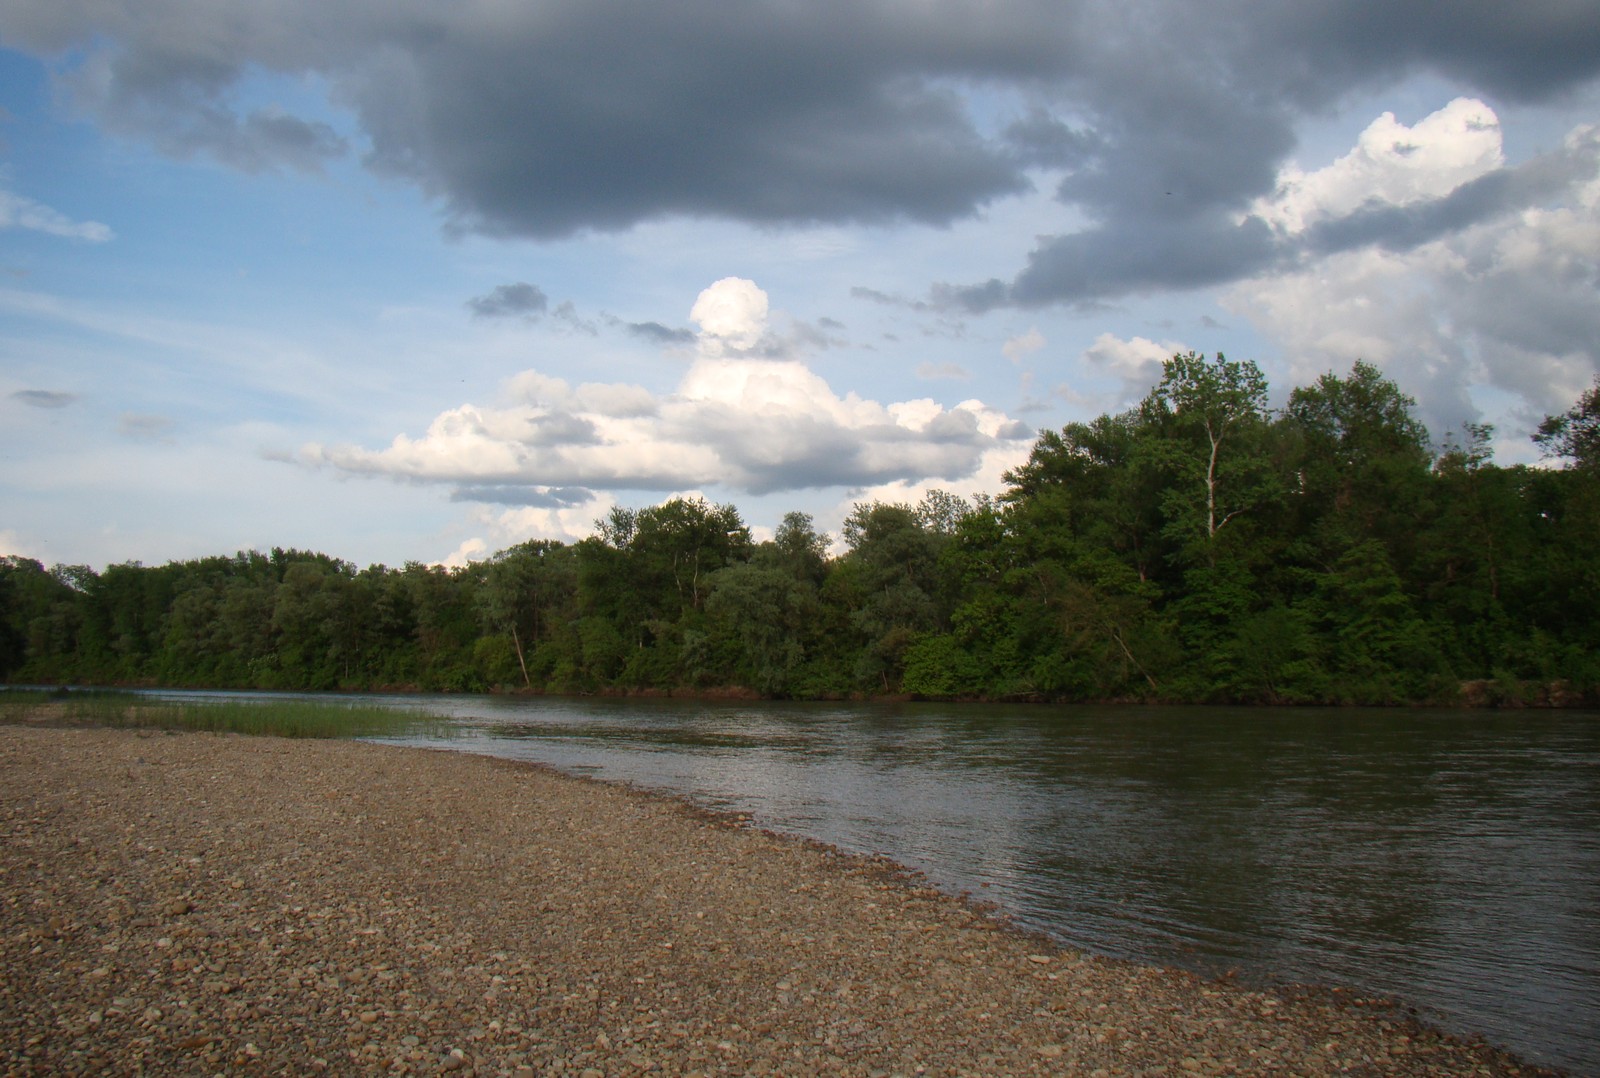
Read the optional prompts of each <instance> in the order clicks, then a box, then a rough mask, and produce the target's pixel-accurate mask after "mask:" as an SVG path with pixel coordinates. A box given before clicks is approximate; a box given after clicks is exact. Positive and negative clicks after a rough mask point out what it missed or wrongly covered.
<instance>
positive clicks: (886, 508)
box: [0, 353, 1600, 703]
mask: <svg viewBox="0 0 1600 1078" xmlns="http://www.w3.org/2000/svg"><path fill="white" fill-rule="evenodd" d="M1266 399H1267V384H1266V381H1265V379H1264V378H1263V376H1262V374H1261V372H1260V370H1259V369H1258V368H1256V366H1255V365H1254V364H1251V363H1235V362H1231V361H1229V360H1227V359H1225V358H1224V357H1222V356H1220V355H1219V356H1217V357H1216V358H1215V359H1214V360H1209V359H1206V358H1205V357H1203V356H1199V355H1195V354H1193V353H1191V354H1188V355H1179V356H1174V357H1173V358H1172V359H1171V360H1169V361H1168V362H1167V363H1166V364H1165V367H1164V373H1163V377H1162V380H1161V382H1160V383H1159V384H1158V385H1157V386H1156V387H1155V388H1154V389H1153V390H1152V391H1151V393H1150V394H1149V396H1147V397H1146V398H1145V400H1144V401H1142V402H1141V403H1140V404H1139V405H1138V406H1137V407H1135V408H1133V409H1131V410H1129V411H1127V412H1124V413H1122V414H1119V415H1105V416H1101V417H1100V418H1098V419H1096V420H1094V421H1093V422H1091V423H1074V424H1071V425H1069V426H1067V427H1065V428H1064V429H1062V430H1061V431H1058V432H1049V433H1046V434H1044V435H1043V436H1042V437H1041V438H1040V439H1039V441H1038V442H1037V444H1036V445H1035V446H1034V448H1033V452H1032V454H1031V456H1030V459H1029V460H1028V462H1027V464H1026V465H1024V466H1023V467H1021V468H1019V469H1018V470H1017V471H1015V472H1014V473H1012V474H1009V475H1008V476H1007V477H1006V478H1007V482H1008V483H1009V484H1010V485H1009V489H1008V490H1007V491H1006V492H1005V494H1003V495H1002V496H1001V497H999V498H998V499H988V498H982V497H980V498H977V499H975V500H972V501H968V500H966V499H962V498H958V497H954V496H952V495H950V494H946V493H943V492H934V493H933V494H931V495H929V496H928V497H927V498H926V499H924V500H923V501H922V502H921V503H920V504H918V505H916V506H911V505H904V504H884V503H879V502H874V503H870V504H859V505H857V506H856V507H855V509H854V511H853V512H852V513H851V514H850V516H849V518H848V519H847V520H846V522H845V524H844V529H843V535H842V537H841V538H842V540H843V547H844V552H843V553H842V554H840V555H838V556H830V553H829V552H830V549H831V548H832V545H833V544H832V541H831V539H830V538H829V537H828V536H826V535H821V534H818V533H817V531H816V530H815V529H814V528H813V526H812V521H811V519H810V518H809V517H807V516H805V515H804V514H800V513H791V514H790V515H789V516H787V517H786V518H785V519H784V521H783V524H782V526H781V527H779V528H778V529H777V532H776V535H775V537H774V538H773V539H771V540H770V541H766V542H761V543H757V542H754V541H753V540H752V538H751V535H750V531H749V529H748V528H747V527H746V525H745V524H744V522H743V521H742V520H741V518H740V515H739V512H738V511H737V510H736V509H735V508H734V507H733V506H730V505H712V504H708V503H706V502H704V501H702V500H688V499H682V498H678V499H673V500H671V501H668V502H666V503H665V504H662V505H659V506H654V507H651V508H645V509H637V510H635V509H620V508H619V509H616V510H613V511H612V512H611V514H610V515H609V516H608V517H607V518H606V519H604V520H602V521H599V522H598V525H597V527H598V533H597V534H596V535H595V536H594V537H592V538H589V539H585V540H583V541H581V542H578V543H576V544H572V545H566V544H562V543H557V542H549V541H544V540H536V541H532V542H527V543H522V544H520V545H518V546H514V547H511V548H510V549H507V550H504V551H501V552H500V553H498V554H496V555H495V556H494V557H493V558H491V559H489V560H487V561H483V562H478V563H474V564H472V565H469V566H467V567H465V568H460V569H445V568H441V567H438V566H426V565H421V564H416V563H412V564H408V565H406V566H405V567H404V568H401V569H391V568H386V567H384V566H381V565H379V566H373V567H370V568H367V569H363V570H359V571H358V570H357V569H356V567H355V566H353V565H351V564H349V563H347V562H344V561H340V560H338V559H336V558H332V557H328V556H326V555H323V554H317V553H310V552H304V551H296V550H273V551H272V552H271V553H270V554H262V553H255V552H247V553H239V554H235V555H233V556H231V557H212V558H203V559H200V560H197V561H186V562H174V563H171V564H168V565H163V566H159V567H145V566H141V565H139V564H137V563H130V564H124V565H113V566H110V567H109V568H107V569H106V570H105V571H104V572H101V573H96V572H93V571H91V570H89V569H87V568H84V567H81V566H56V567H54V568H52V569H49V570H46V569H45V568H44V567H43V566H41V565H40V564H39V563H38V562H35V561H30V560H27V559H22V558H15V557H12V558H5V559H0V614H3V616H0V676H3V677H4V678H6V679H7V680H10V681H13V682H79V683H96V684H159V685H166V686H209V687H238V688H262V689H419V690H444V691H483V690H491V689H532V690H540V691H551V692H591V691H633V690H669V691H678V690H699V691H727V690H735V691H744V692H751V693H757V694H761V695H764V696H778V697H784V696H787V697H834V696H848V695H860V694H883V693H889V694H895V693H908V694H920V695H928V696H940V697H987V698H996V699H1063V700H1106V699H1124V700H1126V699H1137V700H1151V701H1239V702H1331V703H1400V702H1422V701H1431V702H1440V703H1446V702H1454V701H1458V700H1460V699H1461V694H1462V693H1463V691H1464V689H1463V686H1464V685H1470V686H1471V687H1470V689H1468V690H1466V691H1469V692H1471V693H1474V694H1476V695H1477V696H1478V697H1480V698H1486V699H1488V700H1490V701H1491V702H1494V701H1502V702H1516V701H1520V700H1524V699H1525V698H1528V702H1532V700H1533V698H1540V697H1542V696H1543V695H1544V694H1546V693H1549V692H1552V691H1554V692H1555V693H1556V694H1557V695H1560V696H1563V697H1564V698H1566V699H1569V700H1571V699H1587V700H1589V701H1590V702H1594V700H1595V699H1596V690H1597V687H1600V616H1597V613H1596V612H1597V611H1600V558H1597V557H1596V553H1595V542H1596V537H1597V536H1600V380H1597V382H1596V385H1595V387H1594V388H1593V389H1591V390H1589V391H1588V392H1586V393H1585V394H1584V395H1583V396H1582V397H1581V398H1580V400H1579V401H1578V402H1577V403H1576V404H1575V405H1574V406H1573V408H1572V409H1571V410H1570V411H1569V412H1567V413H1565V414H1563V415H1559V416H1552V417H1549V418H1547V419H1546V421H1545V422H1544V424H1543V425H1542V426H1541V427H1540V430H1539V433H1538V435H1536V437H1535V441H1536V442H1538V443H1539V445H1540V447H1541V448H1542V449H1543V451H1544V452H1545V455H1546V456H1547V457H1549V458H1551V459H1553V460H1555V461H1559V462H1560V466H1559V467H1546V468H1530V467H1524V466H1516V467H1501V466H1498V465H1496V464H1495V463H1493V461H1492V460H1491V459H1490V455H1489V450H1488V444H1489V438H1490V435H1491V431H1490V430H1489V429H1488V428H1486V427H1470V428H1468V429H1466V430H1465V431H1463V432H1462V434H1461V436H1460V437H1459V438H1455V439H1451V440H1447V441H1446V442H1445V443H1444V445H1443V446H1442V447H1436V446H1435V445H1434V444H1433V442H1432V441H1431V439H1430V436H1429V434H1428V432H1427V431H1426V430H1425V429H1424V428H1423V426H1422V424H1421V423H1419V422H1418V420H1417V419H1416V417H1415V415H1414V402H1413V401H1412V400H1411V399H1410V398H1408V397H1407V396H1405V395H1404V394H1403V393H1402V392H1401V391H1400V390H1399V389H1398V388H1397V387H1396V386H1395V385H1394V384H1393V383H1391V382H1389V381H1388V380H1386V379H1384V378H1383V377H1382V376H1381V374H1380V373H1379V372H1378V371H1377V370H1376V369H1375V368H1373V367H1371V366H1369V365H1367V364H1357V365H1356V366H1355V368H1354V369H1353V370H1351V371H1350V373H1349V374H1348V375H1344V376H1338V375H1333V374H1329V375H1326V376H1324V377H1322V378H1321V379H1319V380H1318V381H1317V382H1316V383H1315V384H1314V385H1311V386H1306V387H1302V388H1299V389H1296V390H1295V391H1294V392H1293V394H1292V395H1291V397H1290V398H1289V403H1288V406H1287V408H1285V409H1284V410H1282V411H1281V412H1269V410H1268V409H1267V407H1266ZM1553 686H1554V687H1556V688H1555V689H1554V690H1552V687H1553Z"/></svg>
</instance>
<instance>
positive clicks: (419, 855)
mask: <svg viewBox="0 0 1600 1078" xmlns="http://www.w3.org/2000/svg"><path fill="white" fill-rule="evenodd" d="M0 827H3V829H4V833H5V836H6V840H5V842H4V843H3V844H0V858H3V860H0V873H3V875H0V880H3V888H4V890H3V900H4V904H3V907H0V968H3V969H4V970H5V971H6V977H5V978H4V982H3V986H0V1045H3V1047H0V1052H3V1053H4V1054H3V1055H0V1058H3V1059H4V1061H5V1064H6V1067H7V1072H8V1073H17V1074H45V1073H84V1074H87V1073H98V1072H103V1071H107V1070H110V1071H121V1072H131V1071H135V1070H138V1069H140V1068H144V1069H148V1070H155V1071H158V1072H160V1073H195V1074H200V1073H205V1074H212V1073H216V1072H217V1071H219V1070H226V1071H244V1072H260V1073H276V1072H280V1071H284V1070H286V1069H287V1070H289V1071H292V1072H295V1073H304V1072H306V1071H308V1070H323V1071H326V1072H328V1073H336V1074H344V1073H353V1074H359V1073H372V1074H377V1073H417V1074H431V1073H456V1074H466V1073H472V1074H477V1075H491V1074H492V1075H501V1074H504V1075H513V1076H516V1078H528V1076H534V1075H574V1076H587V1078H595V1076H596V1075H600V1076H606V1075H613V1074H642V1073H659V1074H685V1075H687V1074H696V1073H698V1074H702V1075H711V1074H762V1073H772V1074H794V1075H812V1074H846V1075H855V1074H860V1075H871V1074H874V1073H881V1074H884V1075H888V1074H895V1073H900V1074H906V1075H911V1074H914V1073H924V1074H929V1075H934V1074H941V1075H943V1074H986V1075H997V1074H1084V1075H1093V1074H1097V1073H1099V1074H1104V1075H1106V1076H1110V1075H1133V1074H1145V1075H1156V1074H1171V1075H1186V1074H1227V1073H1241V1074H1249V1073H1260V1072H1263V1071H1267V1070H1277V1071H1281V1072H1292V1073H1298V1074H1308V1075H1317V1074H1337V1073H1363V1074H1395V1075H1401V1074H1441V1075H1443V1074H1468V1073H1471V1074H1481V1073H1489V1074H1494V1075H1535V1074H1542V1075H1548V1074H1552V1073H1554V1072H1552V1071H1549V1070H1544V1069H1541V1068H1538V1067H1534V1066H1531V1065H1528V1064H1525V1063H1521V1062H1519V1061H1517V1060H1515V1059H1513V1058H1512V1057H1510V1056H1509V1055H1507V1054H1505V1053H1503V1052H1501V1051H1499V1050H1497V1049H1494V1048H1491V1047H1489V1046H1486V1045H1484V1044H1481V1043H1474V1042H1471V1041H1464V1040H1461V1039H1458V1038H1454V1037H1450V1036H1447V1035H1445V1034H1442V1033H1439V1032H1437V1031H1435V1030H1432V1029H1429V1028H1426V1027H1423V1026H1420V1025H1418V1024H1416V1023H1415V1022H1413V1021H1412V1020H1410V1019H1408V1018H1407V1017H1406V1016H1405V1015H1404V1014H1401V1013H1397V1012H1396V1011H1395V1010H1394V1009H1393V1007H1392V1005H1391V1004H1389V1003H1387V1002H1386V1001H1379V1000H1370V999H1364V998H1362V997H1360V996H1358V995H1355V994H1349V993H1340V992H1337V991H1330V990H1320V989H1314V990H1298V989H1290V988H1276V989H1270V990H1256V989H1251V988H1245V987H1240V986H1236V985H1232V984H1229V983H1226V982H1214V981H1205V980H1202V979H1201V978H1199V977H1197V976H1195V975H1193V974H1189V973H1185V972H1182V971H1177V970H1169V969H1158V968H1154V967H1144V966H1138V965H1135V964H1133V963H1129V962H1124V961H1121V960H1115V959H1106V958H1098V957H1093V956H1088V955H1084V954H1081V953H1078V952H1075V951H1072V950H1069V949H1066V948H1063V947H1060V946H1058V945H1056V944H1054V943H1052V942H1049V941H1047V940H1045V939H1043V938H1041V937H1039V936H1036V935H1033V934H1030V933H1027V932H1026V931H1024V930H1021V929H1019V928H1016V927H1014V926H1010V925H1008V924H1006V923H1005V922H1003V921H1001V920H999V919H997V918H995V917H993V916H992V915H991V913H989V912H987V911H984V910H982V909H980V908H978V907H977V906H975V905H974V904H972V903H969V902H964V901H963V900H961V899H959V898H955V897H952V896H949V895H947V894H944V893H943V892H940V891H937V890H935V889H933V888H931V887H927V886H925V885H924V884H922V883H921V882H919V881H918V879H917V878H916V876H915V874H914V873H913V872H912V870H909V869H906V868H904V867H902V866H899V865H897V864H895V863H893V862H889V861H887V860H885V859H882V858H865V857H857V856H854V855H848V854H844V853H841V852H840V851H838V850H835V849H833V848H831V847H827V846H825V845H824V844H821V843H817V842H814V841H810V840H805V839H801V838H796V837H791V836H785V835H778V834H772V833H769V832H766V831H762V830H759V829H755V828H751V827H747V826H744V823H743V821H742V820H741V818H739V817H737V816H724V815H720V814H717V813H713V812H710V811H708V810H705V809H702V808H698V807H696V806H694V805H692V804H690V803H688V802H686V801H684V800H682V799H679V798H675V797H672V796H671V795H668V794H662V793H657V792H653V791H648V790H639V789H637V788H633V787H630V786H625V785H619V784H613V783H606V782H602V781H597V780H593V779H587V778H581V777H575V776H569V775H565V774H562V773H559V772H556V771H554V770H553V769H551V768H548V767H544V766H541V765H537V764H527V763H519V762H514V761H506V760H499V759H495V758H491V757H484V756H474V755H466V754H460V753H454V752H444V751H431V752H429V751H419V750H417V749H412V748H397V747H391V746H383V745H376V744H371V743H361V742H350V741H283V740H278V739H273V738H247V737H243V736H239V735H214V734H192V733H184V734H172V733H164V732H159V731H150V730H107V729H96V728H87V729H85V728H60V727H49V726H32V725H24V726H0Z"/></svg>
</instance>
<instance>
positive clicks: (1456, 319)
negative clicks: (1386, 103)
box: [1224, 127, 1600, 437]
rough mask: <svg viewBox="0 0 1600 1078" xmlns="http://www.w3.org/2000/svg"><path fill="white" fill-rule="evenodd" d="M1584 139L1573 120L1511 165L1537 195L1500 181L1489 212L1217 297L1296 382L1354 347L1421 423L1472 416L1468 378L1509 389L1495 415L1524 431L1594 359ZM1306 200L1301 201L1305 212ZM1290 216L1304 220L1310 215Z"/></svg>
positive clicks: (1342, 365)
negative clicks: (1285, 363)
mask: <svg viewBox="0 0 1600 1078" xmlns="http://www.w3.org/2000/svg"><path fill="white" fill-rule="evenodd" d="M1597 146H1600V132H1597V131H1596V129H1594V128H1589V127H1581V128H1578V129H1576V130H1574V131H1573V132H1572V133H1571V134H1570V135H1569V136H1568V138H1567V139H1566V141H1565V143H1564V144H1563V146H1562V147H1561V148H1560V149H1559V150H1557V151H1554V152H1552V153H1551V154H1547V155H1545V156H1544V157H1543V158H1539V159H1535V160H1534V161H1531V162H1529V163H1528V164H1527V165H1525V166H1523V167H1522V168H1520V169H1517V170H1514V171H1515V173H1516V176H1517V177H1518V178H1517V179H1516V181H1515V182H1514V183H1513V184H1512V186H1516V184H1517V183H1522V184H1526V185H1527V186H1528V187H1530V188H1531V187H1537V188H1538V190H1539V192H1540V195H1539V197H1538V198H1537V199H1534V198H1529V197H1523V196H1519V195H1514V196H1513V197H1511V198H1509V199H1507V200H1506V208H1505V209H1504V210H1502V212H1499V213H1495V214H1486V215H1482V216H1480V218H1479V219H1478V220H1477V221H1476V222H1475V223H1473V224H1471V225H1469V226H1467V227H1464V228H1461V229H1457V230H1437V231H1434V232H1432V233H1424V234H1422V235H1420V236H1418V237H1417V242H1415V243H1411V244H1398V243H1388V244H1370V245H1356V246H1352V247H1349V248H1345V249H1336V250H1334V251H1333V252H1332V253H1329V254H1327V255H1324V256H1321V257H1317V258H1314V259H1310V260H1308V261H1307V262H1306V264H1305V265H1304V266H1303V268H1301V269H1298V270H1297V271H1295V272H1290V273H1279V274H1274V275H1271V276H1261V277H1255V278H1252V279H1250V280H1247V281H1243V282H1241V283H1239V284H1237V285H1235V286H1234V287H1233V288H1231V289H1230V290H1229V291H1228V292H1227V293H1226V294H1225V298H1224V302H1225V305H1226V306H1227V307H1228V308H1229V309H1230V310H1233V311H1235V312H1237V313H1239V314H1242V315H1244V316H1245V317H1247V318H1248V319H1249V320H1250V321H1251V322H1252V323H1254V324H1255V325H1256V326H1257V327H1258V328H1259V329H1261V330H1262V331H1264V332H1266V333H1268V334H1270V335H1271V336H1272V337H1274V338H1275V339H1276V340H1277V341H1279V342H1280V344H1281V346H1282V348H1283V350H1284V352H1285V354H1287V355H1288V356H1290V357H1292V359H1291V374H1292V375H1293V377H1294V379H1295V380H1296V381H1297V382H1304V381H1306V380H1308V379H1310V378H1314V377H1316V376H1317V375H1318V374H1320V373H1322V372H1323V371H1326V370H1330V369H1333V370H1344V369H1346V368H1348V367H1349V365H1350V364H1351V363H1352V362H1354V361H1355V360H1357V359H1365V360H1367V361H1369V362H1371V363H1374V364H1376V365H1378V366H1379V367H1381V368H1383V369H1384V370H1385V372H1386V373H1387V374H1389V376H1390V377H1393V378H1395V379H1396V380H1397V381H1398V382H1399V383H1400V384H1401V385H1402V386H1403V387H1404V388H1405V389H1406V390H1407V392H1409V393H1412V394H1413V395H1414V396H1416V397H1417V399H1418V400H1419V402H1420V403H1421V406H1422V418H1423V419H1424V421H1425V422H1426V423H1427V424H1428V426H1429V428H1430V429H1431V430H1432V431H1433V432H1434V434H1435V436H1440V437H1442V436H1443V435H1444V434H1445V433H1448V432H1450V431H1453V430H1455V429H1457V428H1458V427H1459V425H1460V424H1461V423H1462V422H1465V421H1467V420H1476V419H1478V418H1481V413H1480V411H1479V408H1478V406H1477V405H1476V404H1475V403H1474V398H1473V394H1472V390H1473V389H1474V388H1486V389H1492V390H1496V391H1499V392H1500V393H1502V394H1504V395H1506V396H1507V397H1509V398H1510V399H1511V401H1512V402H1513V403H1512V405H1511V406H1510V412H1509V413H1508V414H1507V415H1504V416H1500V417H1497V418H1499V419H1501V420H1503V421H1505V420H1509V421H1510V422H1511V423H1513V424H1515V425H1516V426H1517V427H1518V428H1519V429H1521V430H1524V431H1526V430H1527V429H1530V428H1531V426H1532V425H1533V424H1534V423H1536V422H1537V420H1538V419H1539V418H1540V417H1542V416H1543V415H1545V414H1548V413H1552V412H1555V411H1559V410H1560V409H1562V408H1565V407H1567V406H1569V405H1570V404H1571V402H1572V401H1573V400H1574V399H1576V397H1577V395H1578V394H1579V393H1580V392H1581V391H1582V390H1583V388H1584V387H1585V386H1586V385H1588V384H1589V383H1590V382H1591V381H1592V378H1593V376H1594V374H1595V372H1597V371H1600V345H1597V343H1596V342H1600V272H1597V269H1596V267H1597V266H1600V155H1597V154H1596V148H1597ZM1486 156H1488V157H1490V158H1492V156H1493V154H1492V152H1486ZM1390 167H1391V168H1393V169H1396V170H1399V169H1403V168H1406V167H1408V166H1407V164H1406V163H1405V162H1402V161H1396V162H1393V163H1392V164H1391V165H1390ZM1447 167H1448V166H1447ZM1506 174H1507V172H1506V171H1505V170H1499V171H1491V172H1486V173H1484V176H1483V177H1481V178H1479V179H1476V180H1468V181H1467V182H1466V183H1465V184H1463V185H1462V186H1458V187H1456V188H1455V189H1454V191H1452V192H1451V195H1449V196H1446V198H1445V199H1444V200H1439V199H1434V200H1432V201H1431V202H1428V201H1422V202H1420V203H1418V202H1414V203H1412V205H1418V204H1421V205H1433V206H1439V205H1440V204H1441V202H1443V203H1445V204H1448V201H1449V199H1450V198H1453V197H1455V196H1456V195H1457V194H1458V193H1459V192H1461V191H1462V190H1463V189H1467V188H1470V187H1471V185H1472V184H1474V183H1481V182H1483V180H1484V179H1487V178H1490V177H1495V176H1504V175H1506ZM1529 176H1532V177H1534V179H1532V180H1530V179H1528V178H1527V177H1529ZM1375 182H1376V183H1379V184H1383V183H1387V182H1391V181H1389V180H1388V179H1387V178H1386V177H1381V176H1380V177H1376V178H1375ZM1423 186H1426V185H1423ZM1426 193H1427V192H1426V191H1424V192H1423V193H1422V195H1421V196H1418V197H1425V195H1426ZM1319 212H1320V210H1319V209H1318V208H1317V207H1316V206H1315V205H1313V207H1312V211H1311V213H1310V214H1309V215H1308V216H1309V217H1310V218H1315V217H1316V216H1317V214H1318V213H1319ZM1356 212H1357V213H1361V212H1370V211H1356ZM1348 219H1349V217H1348V216H1347V217H1346V218H1343V220H1348ZM1304 227H1305V231H1306V233H1307V234H1313V233H1315V232H1316V231H1317V228H1318V225H1317V224H1316V223H1315V221H1314V220H1311V221H1308V222H1307V223H1306V224H1305V226H1304Z"/></svg>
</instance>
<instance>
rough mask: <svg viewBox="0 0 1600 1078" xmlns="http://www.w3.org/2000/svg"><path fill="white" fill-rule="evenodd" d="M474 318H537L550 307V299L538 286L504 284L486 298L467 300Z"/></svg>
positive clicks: (521, 283) (520, 283)
mask: <svg viewBox="0 0 1600 1078" xmlns="http://www.w3.org/2000/svg"><path fill="white" fill-rule="evenodd" d="M467 306H468V307H469V308H471V310H472V316H473V317H474V318H516V317H522V318H537V317H538V316H539V315H541V314H543V313H544V312H545V311H546V310H547V309H548V308H549V306H550V297H548V296H546V295H545V294H544V290H543V289H541V288H540V287H539V286H538V285H532V284H528V283H527V282H526V281H518V282H517V283H516V284H503V285H499V286H498V287H496V288H495V289H494V290H493V291H492V292H490V293H489V294H488V295H485V296H477V297H475V298H473V299H469V300H467Z"/></svg>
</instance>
